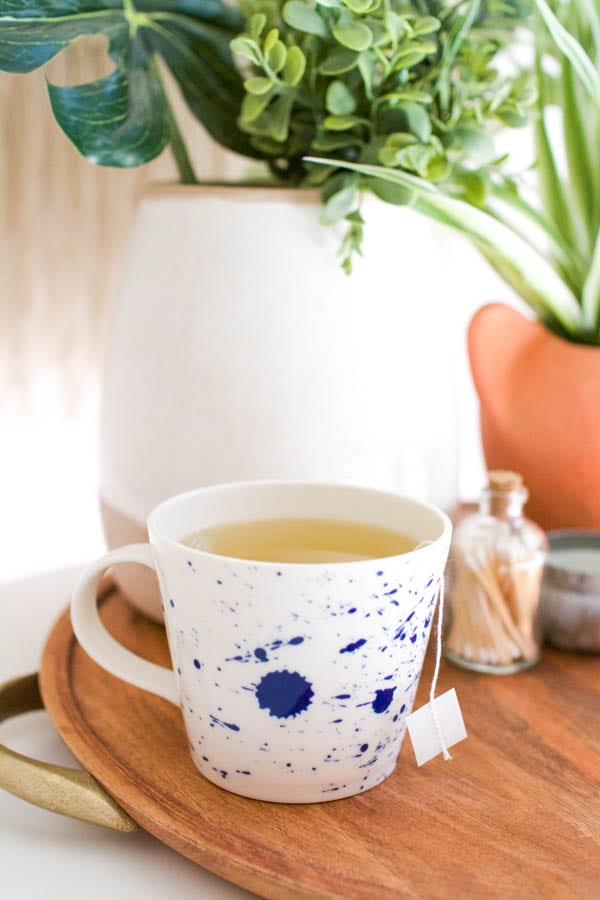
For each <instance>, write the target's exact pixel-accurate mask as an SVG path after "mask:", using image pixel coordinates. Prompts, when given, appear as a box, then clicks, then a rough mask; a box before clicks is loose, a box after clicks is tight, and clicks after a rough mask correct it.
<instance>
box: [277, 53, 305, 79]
mask: <svg viewBox="0 0 600 900" xmlns="http://www.w3.org/2000/svg"><path fill="white" fill-rule="evenodd" d="M305 70H306V56H305V55H304V53H303V52H302V50H301V49H300V47H296V46H295V45H294V46H292V47H290V48H289V49H288V52H287V59H286V61H285V66H284V67H283V76H282V77H283V80H284V81H285V83H286V84H287V85H289V86H290V87H296V85H297V84H299V83H300V82H301V81H302V77H303V75H304V72H305Z"/></svg>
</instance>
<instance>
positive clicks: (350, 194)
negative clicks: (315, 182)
mask: <svg viewBox="0 0 600 900" xmlns="http://www.w3.org/2000/svg"><path fill="white" fill-rule="evenodd" d="M355 198H356V182H355V181H354V179H351V181H350V183H349V184H346V185H345V186H344V187H343V188H342V189H341V191H338V192H337V193H336V194H334V195H333V197H330V198H329V200H328V201H327V203H326V204H325V206H324V207H323V209H322V210H321V215H320V222H321V224H322V225H335V223H336V222H340V221H341V220H342V219H345V218H346V216H347V215H348V213H350V212H352V210H353V209H354V206H355Z"/></svg>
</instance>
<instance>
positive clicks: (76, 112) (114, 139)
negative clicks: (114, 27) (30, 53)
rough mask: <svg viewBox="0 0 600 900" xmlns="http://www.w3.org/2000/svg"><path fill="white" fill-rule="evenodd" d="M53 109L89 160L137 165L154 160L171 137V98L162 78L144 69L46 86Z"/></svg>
mask: <svg viewBox="0 0 600 900" xmlns="http://www.w3.org/2000/svg"><path fill="white" fill-rule="evenodd" d="M48 91H49V93H50V102H51V104H52V112H53V113H54V116H55V118H56V121H57V122H58V124H59V125H60V126H61V128H62V129H63V131H64V132H65V133H66V134H67V135H68V136H69V138H70V139H71V141H72V142H73V143H74V144H75V146H76V147H77V149H78V150H79V152H80V153H82V154H83V156H86V157H87V158H88V159H89V160H90V162H93V163H96V164H98V165H101V166H118V167H123V168H124V167H128V166H138V165H139V164H140V162H145V161H146V160H149V159H153V158H154V157H155V156H157V155H158V154H159V153H160V152H161V150H163V149H164V147H165V146H166V144H167V142H168V140H169V137H170V128H169V117H168V106H167V99H166V97H165V94H164V92H163V90H162V87H161V84H160V81H158V80H157V79H156V78H153V77H152V75H151V74H150V73H148V72H147V71H146V70H144V69H134V70H133V71H132V72H130V74H129V77H128V78H126V77H125V76H124V75H123V73H122V72H121V71H119V70H118V69H117V70H116V71H115V72H113V73H112V74H111V75H109V76H108V77H107V78H102V79H100V80H99V81H93V82H90V83H88V84H82V85H77V86H75V87H56V86H55V85H48Z"/></svg>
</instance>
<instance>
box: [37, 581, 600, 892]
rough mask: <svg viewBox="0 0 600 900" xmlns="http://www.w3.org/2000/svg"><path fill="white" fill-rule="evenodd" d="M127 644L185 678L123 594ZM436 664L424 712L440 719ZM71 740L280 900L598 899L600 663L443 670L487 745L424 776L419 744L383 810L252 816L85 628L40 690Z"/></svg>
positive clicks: (108, 615)
mask: <svg viewBox="0 0 600 900" xmlns="http://www.w3.org/2000/svg"><path fill="white" fill-rule="evenodd" d="M102 615H103V619H104V621H105V623H106V624H107V627H108V628H109V630H110V631H111V632H112V633H113V634H114V636H115V637H117V638H118V639H119V640H121V641H122V642H123V643H124V644H126V646H128V647H129V648H130V649H132V650H135V651H137V652H139V653H141V654H142V655H144V656H145V657H147V658H148V659H150V660H152V661H153V662H157V663H161V664H164V665H166V664H168V660H169V655H168V649H167V644H166V639H165V634H164V631H163V629H162V628H160V627H159V626H157V625H154V624H152V623H151V622H149V621H147V620H145V619H143V618H142V617H140V616H139V615H138V614H136V613H135V612H134V611H133V610H132V609H131V608H130V607H129V606H127V605H126V604H125V603H124V602H123V601H122V599H121V598H120V597H119V595H118V593H117V592H116V591H115V590H113V591H112V593H109V594H108V595H107V596H106V597H105V599H104V601H103V603H102ZM430 671H431V660H430V659H429V660H428V662H427V664H426V669H425V673H424V676H423V678H422V681H421V687H420V690H419V695H418V698H417V704H419V705H420V703H422V702H424V701H425V699H426V694H427V690H428V684H427V682H428V678H429V675H430ZM40 683H41V690H42V696H43V699H44V703H45V706H46V709H47V710H48V712H49V713H50V716H51V717H52V719H53V721H54V724H55V726H56V728H57V729H58V731H59V733H60V734H61V735H62V737H63V739H64V741H65V742H66V744H67V745H68V746H69V748H70V749H71V750H72V751H73V753H74V754H75V756H76V757H77V758H78V759H79V760H80V762H81V763H82V764H83V765H84V766H85V767H86V768H87V769H89V771H90V772H91V773H92V774H93V775H94V776H95V777H96V778H97V779H98V781H100V782H101V783H102V784H103V785H104V787H105V788H106V789H107V790H108V791H109V793H110V794H112V796H113V797H114V798H115V799H116V800H117V801H118V802H119V803H120V804H121V806H122V807H123V808H124V809H125V810H126V811H127V812H128V813H129V814H130V815H131V816H132V817H133V818H134V819H135V820H136V821H137V822H138V823H139V824H140V825H141V826H142V827H143V828H145V829H146V830H147V831H149V832H150V833H152V834H153V835H155V836H156V837H157V838H159V840H161V841H163V842H164V843H165V844H168V845H169V846H171V847H173V848H174V849H175V850H177V851H178V852H179V853H182V854H183V855H184V856H186V857H188V858H189V859H192V860H194V861H195V862H197V863H199V864H200V865H202V866H204V867H205V868H207V869H210V870H211V871H213V872H216V873H217V874H218V875H221V876H222V877H223V878H226V879H228V880H230V881H232V882H235V883H236V884H239V885H241V886H242V887H245V888H247V889H249V890H251V891H254V892H256V893H257V894H260V895H262V896H265V897H275V898H278V900H280V898H288V897H294V898H296V897H313V898H315V897H318V898H334V897H338V898H339V897H344V898H368V900H374V898H377V900H379V898H391V897H394V898H397V897H400V896H418V897H436V898H445V897H448V898H450V897H452V898H455V897H466V896H469V897H502V898H513V897H514V898H517V897H519V898H522V897H525V896H526V897H540V898H542V897H543V898H544V900H547V898H553V897H556V898H558V897H560V898H561V900H565V898H571V897H579V898H581V897H592V896H597V890H598V885H599V884H600V721H599V719H600V658H594V657H574V656H567V655H565V654H560V653H556V652H547V653H545V655H544V659H543V661H542V663H541V664H540V665H539V666H537V667H536V668H535V669H533V670H531V671H529V672H524V673H522V674H520V675H513V676H510V677H494V676H485V675H474V674H472V673H467V672H463V671H462V670H459V669H456V668H454V667H452V666H450V665H444V666H442V677H441V679H440V686H439V692H440V693H442V692H443V691H444V690H446V689H447V688H449V687H451V686H455V687H456V689H457V693H458V696H459V699H460V702H461V705H462V709H463V714H464V718H465V722H466V725H467V731H468V732H469V737H468V739H467V740H466V741H464V742H462V743H461V744H459V745H457V747H456V748H455V750H454V756H455V758H454V759H453V760H452V761H451V762H444V761H443V760H442V759H441V758H440V757H438V758H437V759H436V760H434V761H432V762H431V763H428V764H427V765H426V766H425V767H424V768H422V769H417V767H416V764H415V762H414V756H413V754H412V749H411V747H410V744H409V740H408V738H407V739H406V742H405V744H404V747H403V748H402V753H401V755H400V761H399V764H398V767H397V769H396V771H395V773H394V774H393V775H392V777H391V778H389V779H388V780H387V781H386V782H384V783H383V784H381V785H379V787H377V788H374V789H373V790H372V791H370V792H368V793H367V794H363V795H361V796H358V797H354V798H351V799H347V800H338V801H333V802H329V803H323V804H312V805H307V806H292V805H280V804H273V803H264V802H260V801H256V800H247V799H245V798H243V797H238V796H236V795H234V794H231V793H228V792H226V791H224V790H221V789H220V788H218V787H216V786H214V785H212V784H210V783H209V782H208V781H206V780H205V779H204V778H203V777H202V776H201V775H200V774H199V773H198V772H197V770H196V769H195V767H194V765H193V763H192V760H191V757H190V756H189V753H188V749H187V741H186V737H185V733H184V729H183V724H182V720H181V716H180V713H179V711H178V710H177V709H176V708H175V707H173V706H171V705H170V704H169V703H167V702H166V701H164V700H161V699H160V698H158V697H155V696H152V695H150V694H147V693H145V692H144V691H141V690H138V689H137V688H133V687H129V686H127V685H126V684H123V682H121V681H118V680H117V679H116V678H114V677H112V676H111V675H109V674H108V673H107V672H105V671H104V670H103V669H101V668H99V667H98V666H97V665H96V664H95V663H94V662H92V660H91V659H90V658H89V657H88V656H87V655H86V654H85V653H84V652H83V651H82V650H81V648H80V647H79V646H78V644H77V642H76V640H75V638H74V636H73V632H72V630H71V624H70V620H69V616H68V614H65V615H64V616H63V617H62V618H61V619H60V620H59V622H58V623H57V624H56V626H55V628H54V630H53V631H52V633H51V635H50V637H49V640H48V643H47V645H46V648H45V652H44V658H43V663H42V669H41V673H40Z"/></svg>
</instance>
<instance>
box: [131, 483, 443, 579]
mask: <svg viewBox="0 0 600 900" xmlns="http://www.w3.org/2000/svg"><path fill="white" fill-rule="evenodd" d="M263 487H270V488H278V487H280V488H287V487H292V488H294V489H297V488H305V489H311V490H314V489H320V488H325V489H326V490H328V489H329V490H330V489H336V488H341V489H344V490H348V491H354V492H356V493H357V494H362V495H363V496H364V495H370V496H372V497H373V496H375V497H377V496H379V497H386V498H388V499H389V498H391V499H393V500H398V501H403V502H406V503H409V504H414V505H415V506H417V507H420V508H422V509H425V510H427V511H428V512H430V513H432V514H433V515H434V516H435V517H437V519H438V521H439V523H440V525H441V527H442V531H441V534H439V535H438V536H437V537H436V538H434V539H433V540H431V541H430V542H427V543H426V542H422V544H420V545H418V546H417V547H414V548H413V549H412V550H408V551H405V552H404V553H398V554H395V555H393V556H377V557H371V558H368V559H361V560H346V561H343V562H330V563H306V562H274V561H272V560H257V559H246V558H244V557H238V556H224V555H223V554H219V553H212V552H211V551H210V550H200V549H198V548H196V547H190V546H188V545H187V544H183V543H182V542H181V541H179V540H176V539H175V538H173V537H171V536H170V535H168V534H166V532H165V530H164V529H162V528H160V527H159V525H158V524H157V519H158V518H159V517H160V516H161V515H162V514H163V513H164V512H165V511H168V510H169V509H170V508H172V507H174V506H177V505H179V504H180V503H183V502H185V501H186V500H187V499H189V498H190V497H192V496H195V495H198V494H202V495H205V494H218V493H221V492H226V491H231V490H233V489H248V488H259V489H260V488H263ZM147 526H148V532H149V535H150V543H153V541H152V535H153V533H154V534H158V535H160V537H161V539H162V540H163V541H165V542H166V543H167V544H168V545H170V546H171V547H172V548H177V549H182V550H183V549H185V551H186V553H189V554H193V555H194V556H195V557H196V558H198V557H200V558H201V559H207V558H208V559H215V560H229V561H230V562H234V563H249V564H252V565H254V566H257V567H259V568H261V569H262V568H266V569H269V568H279V569H281V568H284V567H285V568H292V569H298V568H302V567H306V566H314V567H317V566H325V567H326V568H328V569H329V568H335V569H339V568H344V567H347V566H352V567H353V568H354V567H356V566H363V565H371V566H372V565H373V563H376V562H378V561H389V560H396V559H407V558H409V557H412V556H413V555H414V554H416V553H418V554H419V555H421V556H425V555H426V553H427V552H432V551H437V550H438V548H439V547H440V546H444V543H445V542H447V543H448V544H449V542H450V537H451V534H452V522H451V520H450V517H449V516H448V515H447V513H445V512H444V511H443V510H442V509H440V508H439V507H438V506H436V505H435V504H433V503H430V502H429V501H427V500H421V499H420V498H418V497H412V496H410V495H409V494H401V493H398V492H396V491H390V490H386V489H384V488H375V487H370V486H368V485H361V484H352V483H347V482H343V481H293V480H283V479H255V480H247V481H226V482H219V483H217V484H208V485H204V486H201V487H197V488H192V490H189V491H183V492H182V493H180V494H175V495H173V496H172V497H168V498H167V499H166V500H163V501H161V502H160V503H158V504H157V505H156V506H155V507H154V509H153V510H152V511H151V512H150V513H149V515H148V518H147Z"/></svg>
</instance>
